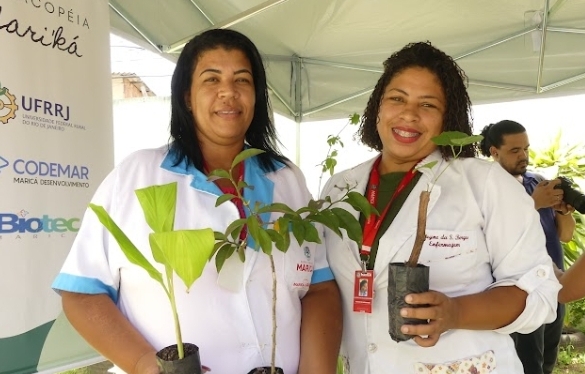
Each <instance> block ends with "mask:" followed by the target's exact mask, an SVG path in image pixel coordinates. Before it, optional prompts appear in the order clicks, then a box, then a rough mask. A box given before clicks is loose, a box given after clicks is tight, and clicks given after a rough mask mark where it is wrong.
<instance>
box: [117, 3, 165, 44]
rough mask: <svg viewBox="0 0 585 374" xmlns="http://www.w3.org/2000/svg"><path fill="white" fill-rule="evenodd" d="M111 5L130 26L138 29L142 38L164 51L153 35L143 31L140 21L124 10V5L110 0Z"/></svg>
mask: <svg viewBox="0 0 585 374" xmlns="http://www.w3.org/2000/svg"><path fill="white" fill-rule="evenodd" d="M109 5H110V8H111V9H112V10H113V11H114V12H115V13H116V14H117V15H119V16H120V17H122V19H123V20H124V22H126V23H127V24H128V25H129V26H130V27H132V28H133V29H134V31H136V32H137V33H138V34H140V36H142V38H144V40H146V42H148V44H150V45H151V46H152V47H153V48H154V49H155V50H156V51H157V52H158V53H162V49H161V47H160V45H157V44H156V43H155V42H154V39H153V38H152V37H151V36H149V35H146V32H145V31H143V28H142V27H141V25H140V24H139V23H138V21H136V20H135V19H134V18H133V17H132V16H131V15H130V14H128V12H126V11H124V10H123V9H122V7H121V6H120V4H118V2H117V1H116V0H109Z"/></svg>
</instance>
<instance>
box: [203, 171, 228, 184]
mask: <svg viewBox="0 0 585 374" xmlns="http://www.w3.org/2000/svg"><path fill="white" fill-rule="evenodd" d="M231 177H232V176H231V175H230V173H229V172H228V171H227V170H224V169H215V170H212V171H211V173H209V175H208V176H207V180H208V181H210V182H213V181H216V180H218V179H230V178H231Z"/></svg>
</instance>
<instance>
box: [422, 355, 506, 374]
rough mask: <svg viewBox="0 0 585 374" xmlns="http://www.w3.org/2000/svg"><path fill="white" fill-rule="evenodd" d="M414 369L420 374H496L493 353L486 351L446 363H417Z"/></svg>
mask: <svg viewBox="0 0 585 374" xmlns="http://www.w3.org/2000/svg"><path fill="white" fill-rule="evenodd" d="M414 368H415V372H416V373H420V374H469V373H474V374H488V373H491V374H496V371H495V370H496V356H495V355H494V351H487V352H485V353H483V354H481V355H479V356H472V357H467V358H464V359H461V360H457V361H452V362H447V363H423V362H419V363H416V364H415V365H414Z"/></svg>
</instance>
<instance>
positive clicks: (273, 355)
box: [268, 255, 276, 374]
mask: <svg viewBox="0 0 585 374" xmlns="http://www.w3.org/2000/svg"><path fill="white" fill-rule="evenodd" d="M268 257H269V258H270V270H271V271H272V353H271V355H270V373H271V374H276V368H275V366H276V365H275V364H276V267H275V266H274V257H273V256H272V255H268Z"/></svg>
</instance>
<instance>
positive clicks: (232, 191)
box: [218, 162, 248, 240]
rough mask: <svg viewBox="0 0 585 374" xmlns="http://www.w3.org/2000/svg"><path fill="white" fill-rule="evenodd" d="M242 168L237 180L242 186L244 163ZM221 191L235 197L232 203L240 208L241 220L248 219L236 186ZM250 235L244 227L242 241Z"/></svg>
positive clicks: (241, 191)
mask: <svg viewBox="0 0 585 374" xmlns="http://www.w3.org/2000/svg"><path fill="white" fill-rule="evenodd" d="M240 165H241V167H240V172H239V173H238V178H237V184H240V182H242V181H243V180H244V163H243V162H242V163H241V164H240ZM218 187H219V189H220V190H221V192H223V193H224V194H232V195H234V196H235V197H234V198H233V199H232V202H233V203H234V204H236V207H237V208H238V213H239V214H240V218H246V211H245V210H244V203H243V202H242V199H240V198H239V197H238V192H237V191H236V188H235V187H234V186H227V187H226V186H219V185H218ZM243 193H244V191H243V190H240V194H242V195H243ZM247 235H248V227H247V226H246V225H244V227H242V231H240V240H244V239H246V236H247Z"/></svg>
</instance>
